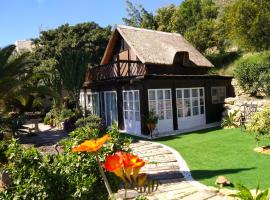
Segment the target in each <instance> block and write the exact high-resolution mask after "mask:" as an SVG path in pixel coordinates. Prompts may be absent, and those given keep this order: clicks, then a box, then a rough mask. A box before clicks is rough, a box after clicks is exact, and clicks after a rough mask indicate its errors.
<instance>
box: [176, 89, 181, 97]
mask: <svg viewBox="0 0 270 200" xmlns="http://www.w3.org/2000/svg"><path fill="white" fill-rule="evenodd" d="M176 97H177V98H179V99H181V98H182V90H176Z"/></svg>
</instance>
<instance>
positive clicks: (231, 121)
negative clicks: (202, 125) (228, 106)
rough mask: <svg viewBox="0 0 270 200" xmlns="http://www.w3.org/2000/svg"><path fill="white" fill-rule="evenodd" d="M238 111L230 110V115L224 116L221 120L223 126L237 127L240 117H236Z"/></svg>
mask: <svg viewBox="0 0 270 200" xmlns="http://www.w3.org/2000/svg"><path fill="white" fill-rule="evenodd" d="M237 113H238V111H234V112H230V113H229V114H228V116H226V117H224V118H223V119H222V122H221V126H222V127H223V128H237V127H238V121H239V120H238V119H237V118H236V116H237Z"/></svg>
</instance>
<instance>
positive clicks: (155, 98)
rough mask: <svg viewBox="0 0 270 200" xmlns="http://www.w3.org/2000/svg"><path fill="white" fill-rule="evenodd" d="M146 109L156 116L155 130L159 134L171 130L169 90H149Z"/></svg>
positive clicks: (170, 95)
mask: <svg viewBox="0 0 270 200" xmlns="http://www.w3.org/2000/svg"><path fill="white" fill-rule="evenodd" d="M148 109H149V111H153V112H154V113H155V114H156V115H157V116H158V126H157V129H158V131H159V132H165V131H170V130H172V129H173V124H172V118H173V116H172V94H171V89H149V90H148Z"/></svg>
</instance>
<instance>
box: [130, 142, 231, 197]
mask: <svg viewBox="0 0 270 200" xmlns="http://www.w3.org/2000/svg"><path fill="white" fill-rule="evenodd" d="M131 148H132V151H133V153H134V154H135V155H138V156H139V157H140V158H143V159H144V160H146V161H148V162H151V164H147V165H145V167H143V168H142V170H141V172H145V173H147V174H149V176H150V177H151V178H152V179H155V180H159V181H160V183H161V185H160V186H159V187H158V190H157V191H156V192H154V193H152V194H151V195H148V196H147V198H148V199H149V200H167V199H174V200H176V199H184V200H226V199H230V198H229V197H226V196H225V195H222V194H220V193H219V192H218V190H213V189H210V188H208V187H206V186H204V185H202V184H200V183H198V182H196V181H194V180H192V177H191V175H190V172H189V170H188V167H187V166H184V169H181V168H182V167H181V164H182V165H185V162H184V161H183V160H181V159H182V158H181V156H180V155H179V154H178V153H177V154H178V155H176V153H175V152H174V150H172V149H170V148H169V147H166V146H164V145H162V144H159V143H155V142H149V141H138V142H135V143H132V144H131ZM183 162H184V163H183ZM179 163H180V164H179ZM182 170H185V171H184V175H183V174H182V173H181V171H182Z"/></svg>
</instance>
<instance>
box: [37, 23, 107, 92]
mask: <svg viewBox="0 0 270 200" xmlns="http://www.w3.org/2000/svg"><path fill="white" fill-rule="evenodd" d="M110 35H111V27H110V26H108V27H105V28H102V27H100V26H99V25H98V24H96V23H94V22H90V23H82V24H77V25H74V26H70V25H68V24H65V25H62V26H60V27H58V28H56V29H53V30H48V31H43V32H41V34H40V37H39V38H37V39H35V40H34V43H35V46H36V48H35V50H34V58H35V59H37V60H38V61H39V64H38V65H37V67H36V71H37V72H39V73H43V74H44V77H43V79H42V80H41V81H42V82H43V83H45V84H46V85H49V86H50V87H51V88H53V89H54V90H56V91H57V92H58V93H59V94H61V92H62V88H63V83H64V82H65V81H64V80H63V79H62V78H63V77H64V76H65V75H61V74H60V72H61V73H65V72H63V71H61V70H58V69H57V67H56V64H57V63H58V62H59V61H60V60H62V56H63V55H65V54H66V52H67V51H69V50H72V51H73V50H74V51H77V50H78V51H82V52H84V54H85V57H84V59H85V62H87V63H88V64H89V66H91V67H94V66H97V65H98V64H99V63H100V61H101V58H102V56H103V53H104V51H105V48H106V46H107V43H108V40H109V37H110ZM66 70H68V69H66ZM82 76H83V77H84V75H82ZM78 78H79V77H78ZM79 79H81V78H79ZM65 88H66V86H65Z"/></svg>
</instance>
